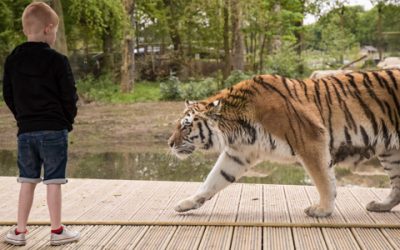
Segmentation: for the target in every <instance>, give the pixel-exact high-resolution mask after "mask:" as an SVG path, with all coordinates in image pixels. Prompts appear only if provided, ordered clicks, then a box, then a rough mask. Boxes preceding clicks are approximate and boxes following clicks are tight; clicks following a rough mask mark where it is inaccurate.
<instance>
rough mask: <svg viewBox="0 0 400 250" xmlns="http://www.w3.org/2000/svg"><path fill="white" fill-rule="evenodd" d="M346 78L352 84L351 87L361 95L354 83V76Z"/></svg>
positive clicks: (349, 75)
mask: <svg viewBox="0 0 400 250" xmlns="http://www.w3.org/2000/svg"><path fill="white" fill-rule="evenodd" d="M346 77H347V79H348V81H349V83H350V85H351V86H352V87H353V88H354V90H355V91H356V93H357V94H360V90H359V89H358V86H357V84H356V82H355V81H354V75H352V74H346Z"/></svg>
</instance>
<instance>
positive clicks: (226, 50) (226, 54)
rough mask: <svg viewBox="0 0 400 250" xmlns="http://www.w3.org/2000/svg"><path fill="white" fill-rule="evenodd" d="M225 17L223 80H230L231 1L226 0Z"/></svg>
mask: <svg viewBox="0 0 400 250" xmlns="http://www.w3.org/2000/svg"><path fill="white" fill-rule="evenodd" d="M223 8H224V9H223V16H224V33H223V38H224V70H223V79H224V80H225V79H226V78H228V76H229V74H230V73H231V52H230V46H229V0H224V7H223Z"/></svg>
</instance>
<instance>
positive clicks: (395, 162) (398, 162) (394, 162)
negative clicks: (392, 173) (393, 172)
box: [390, 161, 400, 164]
mask: <svg viewBox="0 0 400 250" xmlns="http://www.w3.org/2000/svg"><path fill="white" fill-rule="evenodd" d="M390 164H400V161H392V162H390Z"/></svg>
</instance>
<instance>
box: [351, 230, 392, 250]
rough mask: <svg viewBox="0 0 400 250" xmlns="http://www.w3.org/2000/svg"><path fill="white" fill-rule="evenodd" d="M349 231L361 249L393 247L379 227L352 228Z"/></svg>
mask: <svg viewBox="0 0 400 250" xmlns="http://www.w3.org/2000/svg"><path fill="white" fill-rule="evenodd" d="M351 231H352V232H353V234H354V237H355V238H356V239H357V242H358V244H359V245H360V246H361V248H362V249H393V247H392V246H391V245H390V243H389V242H388V241H387V239H386V238H385V237H384V236H383V235H382V233H381V231H380V230H379V229H372V228H352V229H351Z"/></svg>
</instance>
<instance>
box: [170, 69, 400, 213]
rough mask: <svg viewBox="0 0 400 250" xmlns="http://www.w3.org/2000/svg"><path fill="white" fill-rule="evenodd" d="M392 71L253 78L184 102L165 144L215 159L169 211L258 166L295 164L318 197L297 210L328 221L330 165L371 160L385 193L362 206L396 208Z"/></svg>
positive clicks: (332, 185) (399, 121) (398, 158)
mask: <svg viewBox="0 0 400 250" xmlns="http://www.w3.org/2000/svg"><path fill="white" fill-rule="evenodd" d="M399 85H400V70H399V69H391V70H375V71H357V72H351V73H343V74H337V75H331V76H326V77H322V78H320V79H303V80H299V79H291V78H286V77H283V76H279V75H276V74H269V75H257V76H254V77H253V78H252V79H248V80H244V81H241V82H239V83H237V84H236V85H234V86H233V87H230V88H226V89H223V90H221V91H220V92H219V93H217V94H215V95H213V96H211V97H209V98H207V99H204V100H201V101H185V105H186V108H185V109H184V112H183V114H182V116H180V118H179V119H178V121H177V123H176V127H175V129H174V130H173V133H172V135H171V137H170V138H169V139H168V145H169V148H170V150H171V152H172V153H173V154H174V155H176V156H177V157H179V158H186V157H188V156H190V154H192V153H193V152H194V151H195V150H197V149H200V150H216V151H218V152H220V154H219V157H218V159H217V161H216V163H215V165H214V166H213V168H212V170H211V171H210V173H209V174H208V176H207V177H206V179H205V181H204V182H203V183H202V184H201V186H200V187H199V189H198V190H197V191H196V192H195V193H194V194H193V195H192V196H190V197H188V198H186V199H184V200H181V201H180V202H178V204H177V205H176V206H175V207H174V209H175V210H176V211H177V212H185V211H189V210H192V209H197V208H199V207H201V206H202V205H203V204H204V203H205V202H206V201H207V200H210V199H211V198H212V197H213V196H214V195H215V194H216V193H218V192H219V191H221V190H222V189H223V188H225V187H227V186H228V185H229V184H231V183H233V182H235V181H237V180H238V179H239V178H240V177H241V176H242V175H243V174H244V173H245V172H246V171H247V170H249V169H250V168H252V167H253V166H255V165H257V164H258V163H260V162H262V161H266V160H268V161H276V162H286V163H290V162H293V163H295V162H297V163H300V165H302V166H303V167H304V168H305V170H306V172H307V174H308V175H309V176H310V177H311V180H312V182H313V184H314V185H315V186H316V189H317V191H318V194H319V200H318V202H317V203H315V204H312V205H311V206H309V207H307V208H305V210H304V212H305V213H306V214H307V215H308V216H311V217H326V216H330V215H331V214H332V212H333V210H334V206H335V199H336V181H335V174H334V169H333V168H334V166H335V165H337V164H339V163H340V164H347V165H349V164H350V165H354V166H356V165H358V164H360V163H362V162H365V161H367V160H369V159H371V158H373V157H375V156H376V157H377V158H378V159H379V161H380V163H381V165H382V166H383V169H384V170H385V171H386V172H387V174H388V175H389V178H390V183H391V190H390V193H389V195H388V196H387V197H386V198H384V199H383V200H382V201H371V202H370V203H368V204H367V206H366V209H367V210H368V211H374V212H386V211H390V210H391V209H392V208H393V207H394V206H396V205H397V204H399V203H400V147H399V142H400V90H399Z"/></svg>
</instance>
